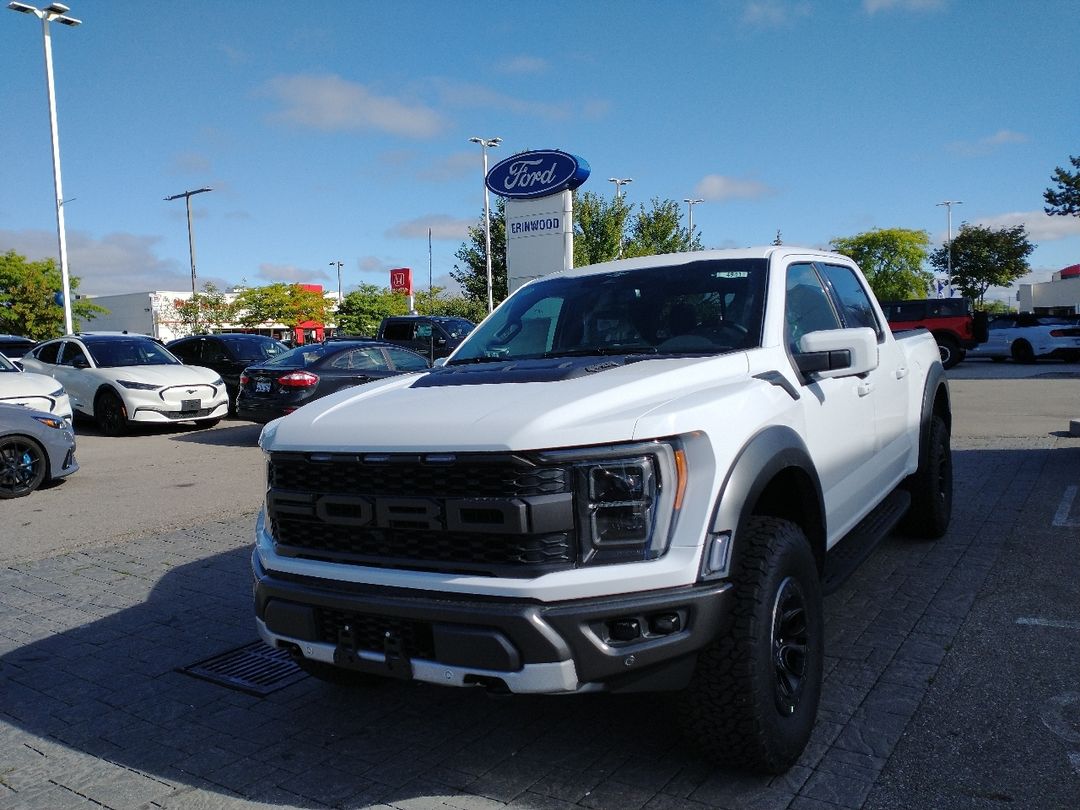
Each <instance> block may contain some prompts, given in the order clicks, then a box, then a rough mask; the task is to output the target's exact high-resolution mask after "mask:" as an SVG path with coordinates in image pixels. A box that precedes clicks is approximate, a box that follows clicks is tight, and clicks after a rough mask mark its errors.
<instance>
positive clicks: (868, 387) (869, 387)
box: [855, 382, 874, 397]
mask: <svg viewBox="0 0 1080 810" xmlns="http://www.w3.org/2000/svg"><path fill="white" fill-rule="evenodd" d="M873 390H874V384H873V383H869V382H864V383H859V384H858V385H857V386H856V387H855V391H856V393H858V395H859V396H860V397H865V396H866V395H867V394H869V393H870V392H871V391H873Z"/></svg>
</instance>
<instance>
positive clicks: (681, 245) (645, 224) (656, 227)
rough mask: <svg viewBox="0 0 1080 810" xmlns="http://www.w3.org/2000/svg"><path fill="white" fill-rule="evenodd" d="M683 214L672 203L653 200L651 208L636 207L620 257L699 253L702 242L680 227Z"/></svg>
mask: <svg viewBox="0 0 1080 810" xmlns="http://www.w3.org/2000/svg"><path fill="white" fill-rule="evenodd" d="M681 218H682V214H681V212H680V210H679V204H678V203H677V202H675V201H674V200H661V199H659V198H657V197H654V198H653V200H652V208H650V209H648V210H646V208H645V206H644V205H641V206H639V207H638V211H637V213H636V214H635V215H634V217H633V219H632V220H631V222H630V238H629V239H628V240H627V241H626V244H625V245H624V246H623V256H626V257H630V256H654V255H656V254H658V253H678V252H679V251H683V250H700V249H701V241H700V240H699V239H698V238H697V237H694V238H693V239H691V238H690V234H689V233H687V231H686V229H685V228H683V227H682V225H680V224H679V223H680V221H681Z"/></svg>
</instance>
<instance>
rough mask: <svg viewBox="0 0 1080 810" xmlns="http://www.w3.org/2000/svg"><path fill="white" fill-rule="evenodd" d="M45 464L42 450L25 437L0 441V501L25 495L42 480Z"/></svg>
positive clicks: (45, 470) (6, 438)
mask: <svg viewBox="0 0 1080 810" xmlns="http://www.w3.org/2000/svg"><path fill="white" fill-rule="evenodd" d="M48 466H49V461H48V458H46V456H45V450H44V449H43V448H42V447H41V445H39V444H38V443H37V442H35V441H34V440H33V439H30V438H27V437H25V436H5V437H4V438H3V439H0V498H2V499H5V500H6V499H9V498H21V497H23V496H24V495H29V494H30V493H31V492H33V491H34V490H35V489H37V488H38V487H39V486H41V482H42V481H44V480H45V474H46V472H48Z"/></svg>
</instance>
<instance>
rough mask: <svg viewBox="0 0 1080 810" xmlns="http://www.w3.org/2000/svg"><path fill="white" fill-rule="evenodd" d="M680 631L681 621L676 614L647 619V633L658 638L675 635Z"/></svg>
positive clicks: (664, 614) (665, 614)
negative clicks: (653, 634)
mask: <svg viewBox="0 0 1080 810" xmlns="http://www.w3.org/2000/svg"><path fill="white" fill-rule="evenodd" d="M681 629H682V621H681V620H680V619H679V614H678V613H661V614H660V615H659V616H652V617H651V618H650V619H649V632H651V633H655V634H656V635H658V636H667V635H670V634H671V633H677V632H679V630H681Z"/></svg>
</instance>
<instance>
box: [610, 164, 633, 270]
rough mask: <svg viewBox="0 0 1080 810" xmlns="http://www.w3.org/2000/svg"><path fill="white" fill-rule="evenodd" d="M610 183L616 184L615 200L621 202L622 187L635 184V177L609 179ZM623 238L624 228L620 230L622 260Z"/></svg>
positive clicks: (620, 254) (620, 256) (620, 255)
mask: <svg viewBox="0 0 1080 810" xmlns="http://www.w3.org/2000/svg"><path fill="white" fill-rule="evenodd" d="M608 182H609V183H614V184H615V199H616V200H621V199H622V196H623V195H622V187H623V186H625V185H626V184H627V183H633V182H634V178H633V177H609V178H608ZM622 237H623V234H622V228H621V227H620V228H619V258H620V259H621V258H622V241H623V240H622Z"/></svg>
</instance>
